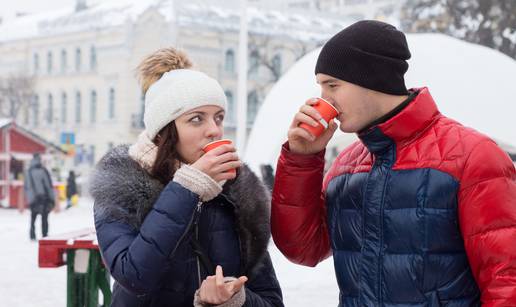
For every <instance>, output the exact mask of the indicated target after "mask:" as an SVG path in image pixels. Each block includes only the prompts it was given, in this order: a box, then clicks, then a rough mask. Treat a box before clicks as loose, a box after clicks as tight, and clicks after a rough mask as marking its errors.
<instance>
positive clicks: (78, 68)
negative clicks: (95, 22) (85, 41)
mask: <svg viewBox="0 0 516 307" xmlns="http://www.w3.org/2000/svg"><path fill="white" fill-rule="evenodd" d="M75 71H81V48H77V49H76V50H75Z"/></svg>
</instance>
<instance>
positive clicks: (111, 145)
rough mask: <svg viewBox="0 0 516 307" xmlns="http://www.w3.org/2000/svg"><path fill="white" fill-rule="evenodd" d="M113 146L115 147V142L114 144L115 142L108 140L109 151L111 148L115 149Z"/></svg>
mask: <svg viewBox="0 0 516 307" xmlns="http://www.w3.org/2000/svg"><path fill="white" fill-rule="evenodd" d="M113 147H115V144H114V143H113V142H108V143H107V148H108V151H110V150H111V149H113Z"/></svg>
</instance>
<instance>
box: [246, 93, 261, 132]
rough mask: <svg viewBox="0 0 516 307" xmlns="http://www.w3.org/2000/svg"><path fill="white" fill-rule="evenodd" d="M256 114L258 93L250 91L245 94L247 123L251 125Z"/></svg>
mask: <svg viewBox="0 0 516 307" xmlns="http://www.w3.org/2000/svg"><path fill="white" fill-rule="evenodd" d="M256 114H258V95H257V94H256V91H252V92H251V93H249V95H247V124H248V125H252V124H253V123H254V120H255V118H256Z"/></svg>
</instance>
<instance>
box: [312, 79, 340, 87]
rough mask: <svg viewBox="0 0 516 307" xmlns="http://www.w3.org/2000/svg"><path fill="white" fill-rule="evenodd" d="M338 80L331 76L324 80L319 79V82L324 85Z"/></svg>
mask: <svg viewBox="0 0 516 307" xmlns="http://www.w3.org/2000/svg"><path fill="white" fill-rule="evenodd" d="M337 81H338V80H337V79H334V78H331V79H326V80H324V81H323V82H319V81H317V83H319V84H320V85H324V84H327V83H331V82H337Z"/></svg>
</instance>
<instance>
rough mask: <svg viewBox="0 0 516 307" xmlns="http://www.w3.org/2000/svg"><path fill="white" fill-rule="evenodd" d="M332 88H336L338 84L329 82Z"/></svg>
mask: <svg viewBox="0 0 516 307" xmlns="http://www.w3.org/2000/svg"><path fill="white" fill-rule="evenodd" d="M328 86H329V87H330V88H336V87H337V84H329V85H328Z"/></svg>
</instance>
